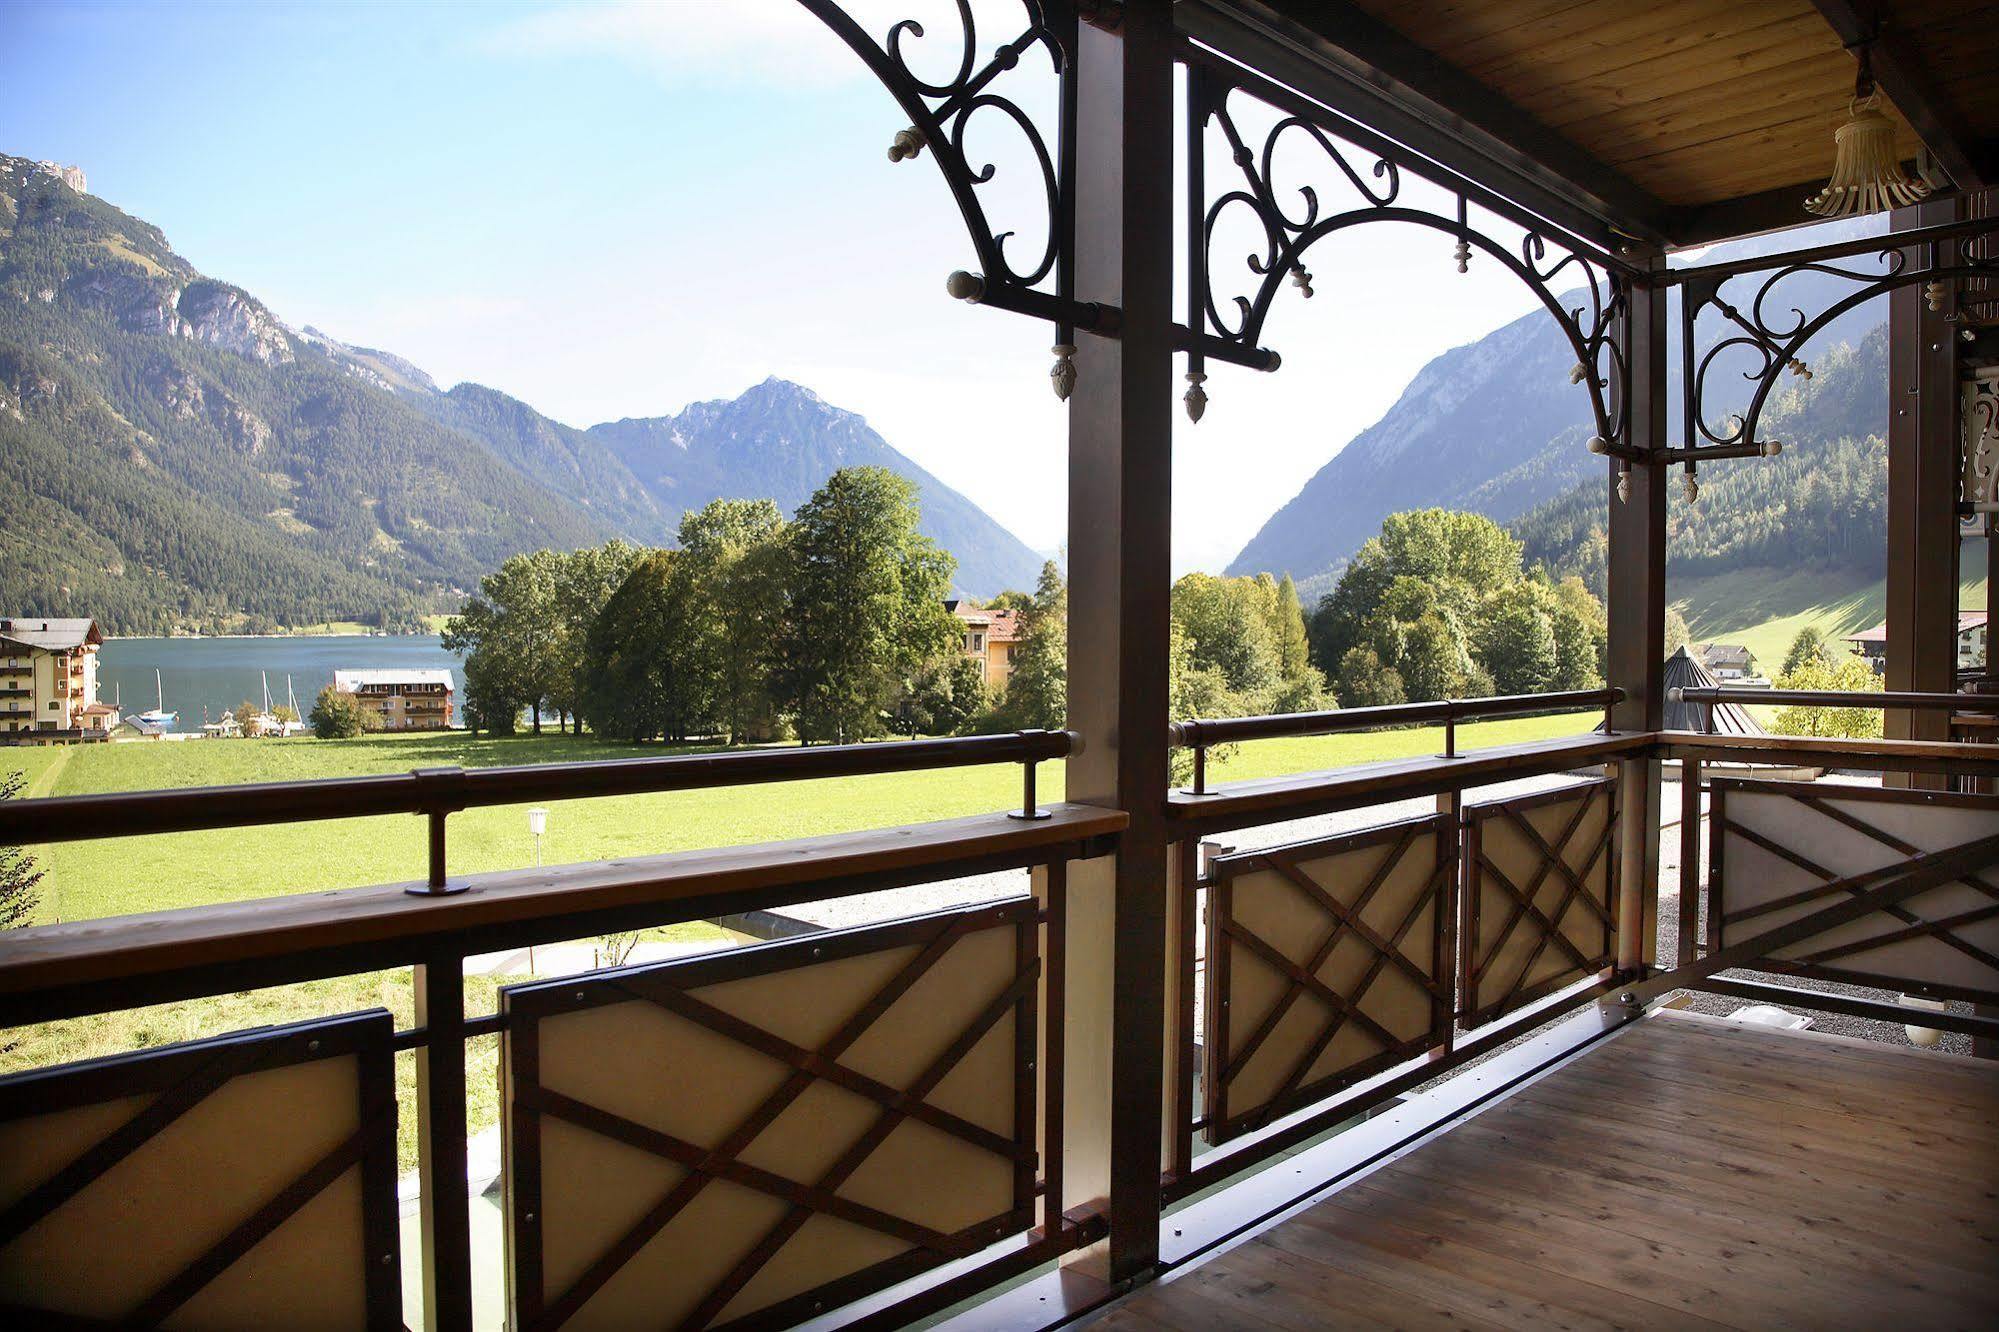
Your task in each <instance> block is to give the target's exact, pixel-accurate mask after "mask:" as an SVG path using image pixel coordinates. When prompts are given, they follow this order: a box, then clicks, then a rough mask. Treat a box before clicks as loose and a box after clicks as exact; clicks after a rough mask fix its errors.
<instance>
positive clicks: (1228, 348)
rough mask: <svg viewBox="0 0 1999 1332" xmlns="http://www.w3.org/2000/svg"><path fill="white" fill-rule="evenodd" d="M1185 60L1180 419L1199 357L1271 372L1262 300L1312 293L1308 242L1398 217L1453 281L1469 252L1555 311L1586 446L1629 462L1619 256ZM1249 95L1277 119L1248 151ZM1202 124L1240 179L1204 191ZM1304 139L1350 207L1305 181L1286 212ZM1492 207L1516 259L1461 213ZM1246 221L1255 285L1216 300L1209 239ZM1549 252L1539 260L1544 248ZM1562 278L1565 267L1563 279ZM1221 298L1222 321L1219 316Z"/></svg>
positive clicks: (1221, 69) (1625, 289)
mask: <svg viewBox="0 0 1999 1332" xmlns="http://www.w3.org/2000/svg"><path fill="white" fill-rule="evenodd" d="M1183 56H1184V59H1185V60H1186V62H1187V124H1186V134H1187V176H1188V198H1187V203H1186V208H1187V218H1186V223H1187V233H1188V237H1189V242H1188V246H1187V265H1188V270H1187V327H1186V329H1185V330H1183V339H1182V342H1183V349H1184V350H1185V351H1186V353H1187V383H1188V388H1187V393H1186V398H1185V402H1186V407H1187V414H1188V415H1189V416H1190V417H1192V418H1193V419H1194V420H1196V421H1198V420H1200V419H1201V416H1202V414H1203V412H1204V411H1205V410H1206V407H1207V401H1208V398H1207V392H1206V390H1205V389H1204V388H1203V385H1204V383H1205V382H1206V380H1207V373H1206V370H1207V366H1206V362H1207V360H1208V359H1209V358H1213V359H1215V360H1220V361H1228V362H1233V363H1235V364H1238V365H1247V366H1252V367H1255V368H1257V369H1266V370H1272V369H1276V368H1277V365H1278V358H1277V354H1276V353H1275V352H1272V351H1269V350H1267V349H1264V348H1262V347H1260V346H1258V340H1259V338H1260V337H1261V335H1262V331H1263V325H1264V322H1265V320H1266V319H1267V318H1268V316H1269V313H1270V310H1271V306H1272V304H1273V303H1274V302H1275V300H1276V298H1277V296H1278V295H1279V293H1280V292H1281V290H1282V287H1283V284H1284V283H1285V282H1287V281H1288V282H1289V283H1290V284H1291V285H1292V286H1294V287H1295V288H1297V289H1298V291H1299V293H1300V294H1301V296H1303V297H1304V298H1305V299H1310V298H1311V296H1312V294H1313V290H1312V274H1311V270H1310V269H1308V268H1307V267H1306V266H1305V254H1306V252H1307V251H1308V250H1309V249H1310V248H1311V247H1312V246H1313V245H1314V244H1315V243H1317V242H1318V241H1320V240H1322V239H1324V238H1325V237H1327V236H1331V235H1334V234H1336V233H1338V232H1342V231H1345V230H1347V229H1348V228H1351V227H1355V226H1360V225H1364V224H1367V223H1374V222H1401V223H1407V224H1411V225H1415V226H1423V227H1429V228H1431V229H1433V230H1435V231H1439V232H1441V233H1443V234H1444V235H1447V236H1450V237H1452V238H1453V239H1454V240H1455V241H1456V245H1455V246H1454V247H1453V250H1452V257H1453V259H1454V260H1455V262H1456V264H1457V270H1458V272H1460V273H1464V272H1468V271H1469V270H1470V265H1471V260H1472V256H1473V254H1474V252H1477V253H1480V254H1483V255H1486V256H1489V257H1490V258H1492V259H1493V260H1496V261H1497V262H1498V263H1499V265H1500V266H1501V267H1502V268H1504V269H1506V270H1507V271H1508V272H1510V273H1512V274H1513V275H1514V276H1515V277H1517V278H1519V279H1520V280H1521V281H1522V282H1523V283H1525V284H1526V285H1527V287H1528V289H1529V290H1531V291H1532V292H1533V293H1534V295H1535V297H1536V298H1537V299H1538V300H1540V302H1541V304H1542V305H1544V306H1545V307H1547V310H1548V312H1549V313H1550V314H1552V315H1553V316H1554V317H1555V321H1556V324H1557V326H1558V327H1559V328H1560V329H1561V331H1562V334H1563V336H1564V337H1565V338H1566V339H1567V340H1568V343H1569V346H1570V348H1571V349H1572V350H1573V351H1574V352H1575V357H1576V363H1575V368H1574V370H1573V371H1572V372H1571V375H1570V381H1571V382H1572V383H1575V384H1579V385H1581V386H1582V387H1583V389H1584V391H1585V392H1586V393H1587V394H1588V396H1589V403H1590V414H1591V417H1592V423H1593V426H1594V429H1595V437H1594V438H1593V439H1592V440H1591V441H1590V447H1591V450H1592V451H1593V452H1596V453H1602V454H1608V455H1610V456H1612V457H1615V458H1617V459H1618V460H1619V462H1620V464H1621V465H1622V466H1623V467H1625V468H1628V467H1629V465H1630V461H1631V457H1632V456H1633V455H1632V454H1631V447H1630V443H1629V440H1628V439H1627V435H1628V426H1629V422H1628V407H1627V404H1628V401H1629V398H1630V367H1629V364H1628V360H1627V356H1626V351H1625V345H1626V340H1627V338H1628V328H1627V322H1628V321H1627V320H1626V317H1625V316H1626V314H1627V312H1628V306H1629V288H1630V283H1631V281H1632V279H1633V278H1635V277H1636V276H1637V273H1638V270H1637V269H1636V268H1635V267H1633V266H1632V265H1630V264H1628V263H1626V262H1625V261H1624V260H1622V259H1620V258H1618V257H1616V256H1614V255H1611V254H1608V253H1606V252H1604V251H1601V250H1598V249H1596V248H1595V247H1594V246H1591V245H1590V244H1588V243H1587V242H1585V241H1583V240H1581V239H1579V238H1576V237H1573V236H1570V235H1567V234H1566V233H1563V232H1560V231H1557V230H1555V229H1553V228H1551V227H1550V226H1549V224H1548V223H1547V222H1546V221H1545V220H1544V219H1541V218H1538V217H1535V216H1534V215H1532V214H1530V213H1528V212H1526V211H1525V210H1524V209H1521V208H1519V207H1518V206H1517V205H1514V204H1512V203H1511V202H1510V201H1508V200H1506V199H1504V198H1502V197H1501V196H1499V195H1496V194H1494V193H1493V192H1491V191H1489V190H1486V189H1484V188H1483V187H1481V186H1479V185H1478V184H1477V183H1475V182H1473V181H1471V180H1469V179H1467V178H1465V177H1462V176H1459V175H1457V174H1456V173H1455V172H1452V171H1450V170H1448V169H1446V168H1444V167H1442V166H1439V165H1438V164H1436V163H1432V162H1429V161H1428V160H1426V159H1423V158H1420V157H1418V156H1416V155H1415V154H1413V153H1411V152H1409V151H1408V150H1407V149H1405V148H1402V147H1401V146H1400V145H1398V144H1395V143H1394V142H1392V141H1391V140H1389V139H1387V138H1385V137H1383V136H1381V135H1379V134H1376V133H1374V132H1373V131H1371V130H1369V129H1367V128H1366V127H1365V126H1363V125H1360V124H1358V123H1357V122H1354V121H1352V120H1350V119H1348V118H1346V117H1344V116H1341V115H1339V114H1338V113H1337V112H1334V111H1332V110H1330V109H1328V108H1325V107H1322V106H1319V105H1317V104H1315V103H1312V102H1310V101H1308V100H1306V99H1304V98H1301V97H1299V96H1298V95H1297V94H1295V93H1293V92H1291V91H1290V90H1289V89H1285V88H1282V87H1280V86H1278V85H1276V84H1273V83H1271V82H1269V81H1268V80H1266V79H1263V78H1262V77H1260V76H1258V75H1256V74H1255V73H1253V72H1252V71H1250V70H1247V69H1244V68H1242V67H1241V66H1239V65H1236V64H1234V63H1233V62H1230V61H1227V60H1225V59H1224V58H1223V57H1221V56H1219V55H1217V54H1215V53H1213V52H1209V51H1206V50H1204V49H1202V48H1199V47H1193V46H1189V47H1187V48H1185V50H1184V52H1183ZM1238 95H1240V96H1243V97H1248V98H1252V99H1254V100H1255V101H1257V102H1260V103H1263V104H1265V105H1267V106H1269V107H1271V108H1272V109H1274V110H1276V111H1277V112H1278V113H1279V119H1278V121H1277V123H1276V125H1275V126H1274V127H1273V128H1271V129H1270V131H1269V132H1268V133H1267V134H1265V135H1264V136H1263V141H1262V143H1261V144H1260V145H1254V146H1253V145H1252V144H1251V143H1250V142H1249V141H1248V140H1247V139H1246V138H1245V137H1244V135H1243V133H1242V130H1241V128H1240V126H1239V125H1238V123H1237V121H1236V118H1235V116H1234V114H1233V113H1232V111H1231V99H1232V98H1233V97H1235V96H1238ZM1210 125H1213V126H1215V127H1216V128H1218V129H1219V130H1220V132H1221V133H1222V135H1223V136H1224V138H1225V139H1226V140H1227V143H1228V147H1229V151H1230V157H1231V160H1232V161H1233V163H1234V166H1235V170H1236V173H1237V174H1238V175H1239V176H1240V179H1239V180H1236V179H1234V178H1233V177H1232V178H1231V181H1230V183H1229V187H1228V188H1226V189H1222V190H1219V191H1218V192H1213V193H1212V195H1211V192H1210V190H1209V187H1208V182H1207V170H1206V160H1205V159H1206V151H1205V149H1206V147H1207V132H1208V128H1209V126H1210ZM1301 138H1302V139H1304V140H1306V141H1308V142H1310V143H1311V144H1313V145H1316V146H1317V147H1318V148H1319V150H1320V151H1321V152H1322V153H1323V154H1324V158H1325V161H1326V163H1327V165H1329V166H1331V167H1332V168H1334V169H1335V171H1334V172H1333V173H1330V178H1331V179H1332V181H1333V182H1334V185H1335V187H1336V188H1341V189H1344V190H1348V191H1350V192H1351V194H1352V195H1354V196H1357V198H1355V199H1354V201H1353V202H1352V204H1351V206H1350V207H1347V208H1345V209H1343V210H1338V211H1333V210H1329V209H1328V208H1327V207H1326V206H1325V203H1324V201H1323V200H1322V197H1321V194H1320V189H1319V187H1318V186H1317V185H1314V184H1302V185H1299V186H1298V187H1297V189H1296V193H1295V197H1296V199H1297V201H1298V202H1297V203H1296V204H1293V205H1288V206H1287V204H1286V203H1284V202H1283V201H1282V199H1283V198H1286V197H1291V196H1290V195H1289V193H1288V192H1280V190H1279V188H1278V184H1277V179H1276V176H1277V167H1276V157H1277V150H1278V148H1279V146H1280V144H1283V143H1286V142H1290V141H1294V140H1297V139H1301ZM1405 176H1409V177H1413V178H1416V179H1419V180H1422V181H1425V182H1427V183H1429V184H1432V185H1435V186H1438V187H1440V188H1441V189H1443V190H1445V191H1447V192H1448V194H1449V196H1450V197H1451V198H1452V199H1453V200H1454V203H1455V207H1454V209H1453V210H1452V211H1450V212H1444V213H1440V212H1438V211H1434V210H1433V209H1431V208H1428V207H1425V206H1423V205H1420V204H1413V203H1410V202H1407V201H1405V199H1404V197H1403V190H1402V186H1403V179H1404V177H1405ZM1473 206H1476V207H1478V208H1479V209H1480V210H1481V211H1483V212H1490V213H1493V214H1495V215H1497V216H1499V217H1500V218H1502V219H1504V220H1505V221H1507V222H1510V223H1512V224H1514V225H1516V226H1519V227H1520V228H1521V230H1522V233H1523V235H1522V238H1521V240H1520V242H1519V246H1518V253H1517V254H1516V253H1515V252H1514V249H1513V247H1512V246H1511V245H1509V244H1506V243H1503V242H1500V241H1497V240H1495V239H1493V238H1492V237H1491V236H1489V235H1487V234H1486V233H1485V232H1483V231H1481V230H1480V229H1479V228H1478V227H1477V226H1476V225H1474V223H1473V220H1472V213H1471V209H1472V208H1473ZM1245 212H1246V213H1247V216H1248V218H1249V219H1250V221H1251V223H1252V225H1253V227H1254V229H1255V230H1256V231H1257V232H1259V233H1260V236H1261V247H1260V250H1258V251H1257V252H1253V253H1251V254H1249V255H1248V256H1247V258H1246V259H1245V261H1244V264H1245V266H1246V268H1247V269H1248V273H1249V275H1250V276H1251V279H1252V281H1251V282H1250V283H1249V284H1248V286H1249V288H1250V290H1249V291H1248V292H1247V293H1245V294H1238V295H1233V296H1231V297H1227V298H1226V299H1224V298H1222V297H1219V296H1218V294H1217V289H1216V277H1217V273H1216V269H1215V256H1214V247H1215V237H1216V231H1217V228H1218V225H1219V224H1220V223H1221V222H1222V221H1223V219H1225V218H1229V217H1233V216H1239V215H1242V214H1244V213H1245ZM1551 249H1552V250H1553V251H1554V254H1555V257H1554V259H1553V260H1552V261H1551V260H1550V259H1549V252H1550V250H1551ZM1571 270H1573V272H1571ZM1565 274H1567V275H1568V277H1567V279H1566V280H1569V281H1579V282H1580V283H1581V295H1582V302H1581V303H1580V304H1575V305H1572V306H1566V307H1565V305H1564V301H1565V300H1573V299H1574V297H1575V294H1576V293H1574V292H1568V293H1564V292H1560V291H1558V290H1557V285H1556V284H1557V283H1558V281H1563V280H1564V275H1565ZM1230 304H1232V305H1233V307H1234V311H1235V314H1234V316H1233V317H1230V316H1229V315H1227V314H1225V313H1224V309H1225V307H1226V306H1227V305H1230Z"/></svg>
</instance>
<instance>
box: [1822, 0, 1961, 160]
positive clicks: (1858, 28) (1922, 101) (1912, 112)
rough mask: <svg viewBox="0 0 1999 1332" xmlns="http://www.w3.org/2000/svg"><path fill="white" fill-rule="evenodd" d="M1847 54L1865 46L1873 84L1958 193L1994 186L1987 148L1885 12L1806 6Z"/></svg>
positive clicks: (1854, 1)
mask: <svg viewBox="0 0 1999 1332" xmlns="http://www.w3.org/2000/svg"><path fill="white" fill-rule="evenodd" d="M1812 5H1813V6H1814V7H1815V8H1816V9H1817V10H1818V11H1819V13H1821V14H1823V15H1824V16H1825V21H1826V22H1827V23H1828V24H1829V25H1831V27H1832V30H1833V31H1834V32H1836V33H1838V34H1839V40H1840V41H1842V42H1844V43H1845V44H1846V46H1847V49H1848V50H1853V49H1854V48H1856V47H1859V46H1861V45H1863V44H1868V45H1870V46H1871V50H1870V51H1869V53H1868V58H1869V63H1870V64H1871V65H1872V66H1873V69H1874V82H1875V83H1876V84H1878V85H1880V88H1881V91H1882V92H1884V93H1886V94H1887V95H1888V100H1889V101H1891V102H1893V103H1894V104H1895V109H1896V110H1897V111H1900V112H1901V113H1902V118H1903V119H1904V120H1906V121H1908V122H1909V128H1910V129H1913V130H1914V131H1915V132H1916V137H1917V138H1919V139H1921V140H1922V141H1923V146H1924V147H1926V148H1928V149H1929V150H1930V152H1931V153H1932V154H1934V155H1935V157H1936V159H1937V163H1938V165H1940V166H1942V167H1943V169H1944V170H1945V171H1946V172H1947V173H1949V175H1950V178H1951V180H1952V181H1953V182H1954V183H1955V184H1956V185H1957V187H1958V188H1959V189H1960V190H1982V189H1984V188H1985V187H1986V186H1988V185H1991V184H1994V183H1995V181H1999V173H1995V171H1994V170H1993V162H1992V151H1991V149H1992V145H1991V144H1990V143H1988V142H1985V141H1984V140H1981V139H1980V138H1979V137H1978V136H1977V135H1975V134H1973V133H1972V130H1971V126H1970V125H1969V124H1968V123H1966V121H1965V119H1964V117H1963V116H1962V115H1960V114H1959V112H1958V110H1957V108H1956V107H1955V106H1953V105H1952V104H1951V102H1950V99H1949V98H1948V97H1946V96H1945V95H1944V94H1943V92H1942V91H1941V90H1940V89H1939V88H1938V87H1937V83H1936V79H1935V77H1934V76H1933V75H1932V74H1931V73H1930V71H1929V70H1928V69H1926V68H1925V67H1924V65H1923V62H1922V57H1921V56H1919V55H1918V54H1917V53H1916V51H1915V48H1914V47H1912V46H1911V45H1910V44H1909V43H1908V42H1906V41H1904V40H1903V38H1902V34H1901V33H1900V32H1898V31H1897V30H1896V28H1895V22H1894V17H1893V15H1892V14H1883V13H1882V10H1883V9H1886V8H1888V6H1884V5H1881V4H1879V3H1876V2H1875V0H1812Z"/></svg>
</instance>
